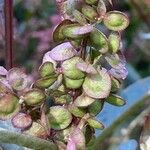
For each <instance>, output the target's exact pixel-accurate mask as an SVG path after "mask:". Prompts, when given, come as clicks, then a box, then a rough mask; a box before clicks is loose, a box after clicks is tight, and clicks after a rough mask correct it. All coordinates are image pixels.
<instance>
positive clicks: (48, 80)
mask: <svg viewBox="0 0 150 150" xmlns="http://www.w3.org/2000/svg"><path fill="white" fill-rule="evenodd" d="M56 80H57V76H56V75H54V76H50V77H44V78H41V79H38V80H37V81H36V82H35V83H34V84H35V86H36V87H38V88H48V87H50V86H51V85H52V84H53V83H54V82H55V81H56Z"/></svg>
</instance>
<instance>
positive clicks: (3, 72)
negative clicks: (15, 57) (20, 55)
mask: <svg viewBox="0 0 150 150" xmlns="http://www.w3.org/2000/svg"><path fill="white" fill-rule="evenodd" d="M7 73H8V71H7V70H6V69H5V68H4V67H3V66H0V76H6V75H7Z"/></svg>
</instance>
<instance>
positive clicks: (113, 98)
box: [106, 94, 126, 106]
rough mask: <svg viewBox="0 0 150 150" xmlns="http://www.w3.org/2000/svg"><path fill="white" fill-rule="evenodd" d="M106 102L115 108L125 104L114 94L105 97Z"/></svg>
mask: <svg viewBox="0 0 150 150" xmlns="http://www.w3.org/2000/svg"><path fill="white" fill-rule="evenodd" d="M106 102H108V103H110V104H112V105H115V106H123V105H125V104H126V102H125V101H124V100H123V99H122V98H121V97H120V96H118V95H115V94H111V95H110V96H109V97H107V99H106Z"/></svg>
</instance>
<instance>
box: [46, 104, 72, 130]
mask: <svg viewBox="0 0 150 150" xmlns="http://www.w3.org/2000/svg"><path fill="white" fill-rule="evenodd" d="M47 115H48V120H49V123H50V126H51V128H52V129H55V130H61V129H65V128H66V127H68V126H69V124H70V123H71V121H72V115H71V113H70V112H69V111H68V110H67V109H65V108H64V107H61V106H53V107H50V110H49V112H48V114H47Z"/></svg>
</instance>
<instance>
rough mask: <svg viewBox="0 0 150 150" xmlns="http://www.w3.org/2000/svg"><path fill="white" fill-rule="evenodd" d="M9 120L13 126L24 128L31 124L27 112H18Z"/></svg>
mask: <svg viewBox="0 0 150 150" xmlns="http://www.w3.org/2000/svg"><path fill="white" fill-rule="evenodd" d="M11 122H12V124H13V126H14V127H15V128H19V129H25V128H28V127H29V126H31V124H32V119H31V116H30V115H28V114H25V113H18V114H17V115H15V116H14V117H13V118H12V120H11Z"/></svg>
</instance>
